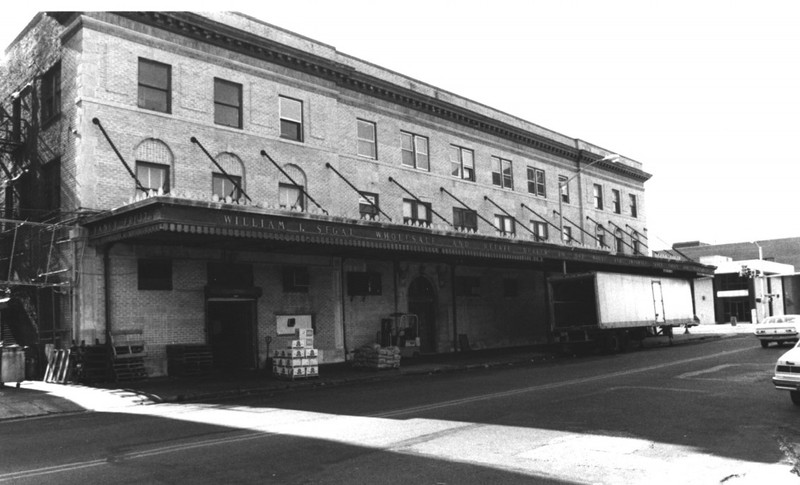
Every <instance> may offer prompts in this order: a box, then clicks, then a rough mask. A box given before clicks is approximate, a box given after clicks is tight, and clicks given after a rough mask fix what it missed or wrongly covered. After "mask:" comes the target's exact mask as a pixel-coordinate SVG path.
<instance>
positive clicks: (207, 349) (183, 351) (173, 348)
mask: <svg viewBox="0 0 800 485" xmlns="http://www.w3.org/2000/svg"><path fill="white" fill-rule="evenodd" d="M213 369H214V356H213V353H212V351H211V346H210V345H204V344H185V345H167V374H169V375H170V376H175V377H180V376H196V375H204V374H208V373H210V372H211V371H212V370H213Z"/></svg>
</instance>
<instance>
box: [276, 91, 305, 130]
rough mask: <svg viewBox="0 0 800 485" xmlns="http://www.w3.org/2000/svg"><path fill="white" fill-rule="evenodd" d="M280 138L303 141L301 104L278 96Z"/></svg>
mask: <svg viewBox="0 0 800 485" xmlns="http://www.w3.org/2000/svg"><path fill="white" fill-rule="evenodd" d="M278 99H279V102H280V106H279V108H280V118H281V138H287V139H289V140H294V141H303V103H302V101H298V100H296V99H292V98H286V97H283V96H280V97H279V98H278Z"/></svg>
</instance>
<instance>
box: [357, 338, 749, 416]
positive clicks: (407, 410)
mask: <svg viewBox="0 0 800 485" xmlns="http://www.w3.org/2000/svg"><path fill="white" fill-rule="evenodd" d="M750 350H751V349H749V348H744V349H737V350H726V351H724V352H717V353H716V354H709V355H703V356H700V357H692V358H690V359H683V360H678V361H675V362H668V363H665V364H658V365H651V366H647V367H641V368H638V369H629V370H624V371H619V372H611V373H608V374H600V375H597V376H592V377H582V378H579V379H570V380H567V381H560V382H554V383H551V384H540V385H536V386H529V387H523V388H519V389H512V390H510V391H502V392H493V393H489V394H481V395H477V396H471V397H466V398H462V399H453V400H451V401H442V402H439V403H432V404H425V405H423V406H413V407H410V408H403V409H395V410H393V411H387V412H383V413H377V414H372V415H370V417H376V418H391V417H396V416H403V415H406V414H415V413H420V412H425V411H433V410H435V409H442V408H447V407H453V406H461V405H463V404H470V403H473V402H479V401H488V400H491V399H500V398H504V397H509V396H516V395H519V394H526V393H529V392H537V391H545V390H550V389H557V388H560V387H568V386H575V385H578V384H586V383H589V382H594V381H600V380H604V379H611V378H614V377H624V376H628V375H633V374H639V373H642V372H649V371H652V370H658V369H663V368H666V367H672V366H676V365H682V364H688V363H690V362H697V361H700V360H706V359H713V358H717V357H724V356H727V355H732V354H738V353H740V352H745V351H750Z"/></svg>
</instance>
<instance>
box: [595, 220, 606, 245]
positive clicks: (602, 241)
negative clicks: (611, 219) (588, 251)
mask: <svg viewBox="0 0 800 485" xmlns="http://www.w3.org/2000/svg"><path fill="white" fill-rule="evenodd" d="M594 237H595V239H597V247H599V248H601V249H602V248H604V247H606V230H605V228H603V226H601V225H600V224H598V225H597V229H596V230H595V233H594Z"/></svg>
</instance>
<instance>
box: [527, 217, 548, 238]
mask: <svg viewBox="0 0 800 485" xmlns="http://www.w3.org/2000/svg"><path fill="white" fill-rule="evenodd" d="M531 231H533V236H534V237H535V238H536V240H537V241H547V238H548V234H547V223H546V222H542V221H531Z"/></svg>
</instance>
